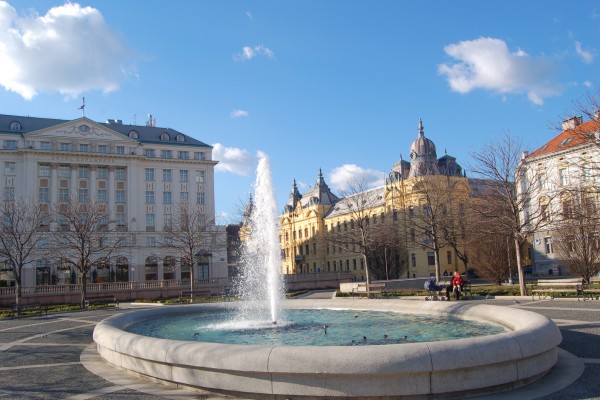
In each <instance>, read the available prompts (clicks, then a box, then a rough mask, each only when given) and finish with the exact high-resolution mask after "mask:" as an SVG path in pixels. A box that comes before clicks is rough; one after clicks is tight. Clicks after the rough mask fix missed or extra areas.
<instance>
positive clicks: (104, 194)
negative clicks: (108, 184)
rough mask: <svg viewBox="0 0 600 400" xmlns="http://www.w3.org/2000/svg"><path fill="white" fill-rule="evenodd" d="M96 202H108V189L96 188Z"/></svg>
mask: <svg viewBox="0 0 600 400" xmlns="http://www.w3.org/2000/svg"><path fill="white" fill-rule="evenodd" d="M98 203H108V191H107V190H106V189H98Z"/></svg>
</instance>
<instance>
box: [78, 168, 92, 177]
mask: <svg viewBox="0 0 600 400" xmlns="http://www.w3.org/2000/svg"><path fill="white" fill-rule="evenodd" d="M79 177H80V178H89V177H90V166H89V165H80V166H79Z"/></svg>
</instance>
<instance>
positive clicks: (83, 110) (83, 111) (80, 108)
mask: <svg viewBox="0 0 600 400" xmlns="http://www.w3.org/2000/svg"><path fill="white" fill-rule="evenodd" d="M78 110H81V116H82V117H85V97H83V102H82V104H81V106H80V107H79V108H78Z"/></svg>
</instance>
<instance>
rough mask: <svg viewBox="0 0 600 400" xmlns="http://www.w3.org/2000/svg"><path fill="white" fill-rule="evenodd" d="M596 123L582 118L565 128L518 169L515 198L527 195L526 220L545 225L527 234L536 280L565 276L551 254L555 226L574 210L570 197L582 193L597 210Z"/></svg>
mask: <svg viewBox="0 0 600 400" xmlns="http://www.w3.org/2000/svg"><path fill="white" fill-rule="evenodd" d="M598 126H599V125H598V121H587V122H583V121H582V119H581V118H580V117H575V118H571V119H569V120H567V121H564V122H563V131H562V132H561V133H560V134H559V135H558V136H556V137H554V138H553V139H552V140H550V141H549V142H548V143H546V144H544V145H543V146H542V147H540V148H539V149H537V150H536V151H534V152H533V153H531V154H527V153H524V154H523V157H522V160H521V163H520V168H522V171H523V172H524V175H523V176H524V177H525V179H522V180H521V181H520V182H517V191H518V194H519V198H523V197H522V196H524V193H525V192H527V193H528V195H529V196H530V199H529V201H528V202H527V203H526V205H527V207H525V210H524V215H523V216H522V217H523V218H524V219H525V220H527V219H529V217H530V216H533V217H534V220H533V224H532V226H534V225H535V222H537V218H540V219H541V220H542V221H544V220H545V221H546V223H542V227H541V228H538V229H532V231H531V232H530V240H531V254H530V255H529V256H530V259H531V261H532V267H533V272H534V273H537V274H538V275H556V274H559V273H563V272H565V271H561V269H562V266H561V263H560V260H558V259H557V258H556V255H555V252H554V248H553V226H555V225H554V224H556V223H559V222H560V221H561V219H562V217H563V215H566V214H568V213H569V212H570V211H569V209H568V208H569V207H573V206H577V204H574V203H573V201H572V199H570V197H569V196H571V195H572V194H573V193H585V195H584V197H585V199H584V200H585V201H586V202H587V203H588V205H589V206H591V207H595V209H597V205H598V201H599V198H598V187H599V185H600V174H599V173H598V172H599V169H598V168H599V167H600V139H599V138H600V133H599V130H598Z"/></svg>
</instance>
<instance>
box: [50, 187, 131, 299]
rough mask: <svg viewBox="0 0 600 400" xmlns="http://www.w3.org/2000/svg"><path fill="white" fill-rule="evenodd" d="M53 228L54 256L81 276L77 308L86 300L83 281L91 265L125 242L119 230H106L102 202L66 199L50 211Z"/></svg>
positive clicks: (106, 213)
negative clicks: (52, 218)
mask: <svg viewBox="0 0 600 400" xmlns="http://www.w3.org/2000/svg"><path fill="white" fill-rule="evenodd" d="M54 216H55V218H54V219H55V222H56V224H57V231H56V232H55V233H54V234H53V237H54V240H55V246H54V255H55V257H56V258H57V259H59V260H60V261H61V262H62V263H63V264H64V265H70V266H71V269H72V270H77V271H78V272H79V275H80V277H81V307H82V308H85V305H86V300H87V281H88V274H90V273H91V272H92V270H93V268H94V267H97V266H103V265H104V264H105V263H106V262H107V261H108V260H109V259H110V258H111V256H112V255H113V254H114V253H115V251H116V250H117V249H119V248H121V247H123V246H124V245H125V244H126V240H127V236H126V234H125V233H123V232H117V231H116V230H114V229H113V230H111V229H110V211H109V210H108V207H107V205H106V204H101V203H96V202H82V203H80V202H78V201H77V200H75V199H70V200H69V201H68V202H65V203H61V204H58V206H57V208H56V209H55V210H54Z"/></svg>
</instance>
